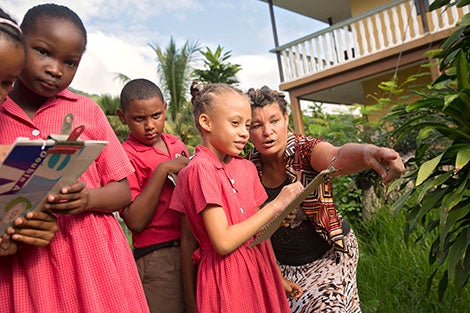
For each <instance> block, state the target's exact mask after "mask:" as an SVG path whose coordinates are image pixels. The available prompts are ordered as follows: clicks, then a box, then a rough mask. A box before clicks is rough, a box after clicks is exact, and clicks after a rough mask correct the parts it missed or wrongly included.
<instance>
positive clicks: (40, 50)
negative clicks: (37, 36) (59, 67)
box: [36, 48, 49, 56]
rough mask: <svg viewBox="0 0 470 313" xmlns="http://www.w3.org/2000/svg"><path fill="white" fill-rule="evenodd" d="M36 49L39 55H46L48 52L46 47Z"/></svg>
mask: <svg viewBox="0 0 470 313" xmlns="http://www.w3.org/2000/svg"><path fill="white" fill-rule="evenodd" d="M36 51H37V52H38V53H39V54H40V55H45V56H47V55H48V54H49V53H48V52H47V50H46V49H44V48H37V49H36Z"/></svg>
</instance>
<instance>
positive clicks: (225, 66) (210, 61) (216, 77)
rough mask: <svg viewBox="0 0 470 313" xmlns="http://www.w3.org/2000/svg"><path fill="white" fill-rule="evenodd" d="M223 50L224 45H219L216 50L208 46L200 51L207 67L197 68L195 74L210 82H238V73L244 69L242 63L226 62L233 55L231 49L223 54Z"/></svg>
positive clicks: (199, 78) (201, 79)
mask: <svg viewBox="0 0 470 313" xmlns="http://www.w3.org/2000/svg"><path fill="white" fill-rule="evenodd" d="M223 50H224V48H223V47H221V46H217V49H216V50H215V51H214V52H212V50H211V49H210V48H209V47H206V51H199V52H200V53H201V54H202V55H203V56H204V58H205V60H204V67H205V69H202V70H201V69H196V70H194V72H193V75H194V76H196V77H197V78H198V80H200V81H204V82H208V83H226V84H238V83H239V80H238V78H237V76H236V75H237V73H238V72H239V71H240V70H241V69H242V68H241V65H240V64H232V63H230V62H226V61H227V60H228V59H229V58H230V57H231V55H230V52H231V51H227V52H225V53H223V54H222V51H223Z"/></svg>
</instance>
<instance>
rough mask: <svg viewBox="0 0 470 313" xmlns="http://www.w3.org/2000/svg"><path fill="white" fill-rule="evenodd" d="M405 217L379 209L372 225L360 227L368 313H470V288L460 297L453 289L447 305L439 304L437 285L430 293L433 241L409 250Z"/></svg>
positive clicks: (361, 278)
mask: <svg viewBox="0 0 470 313" xmlns="http://www.w3.org/2000/svg"><path fill="white" fill-rule="evenodd" d="M404 221H405V219H404V216H402V215H399V216H398V217H395V216H393V215H391V214H390V213H388V212H387V211H386V210H384V209H382V210H380V211H379V212H378V213H377V215H376V216H375V217H374V218H373V219H371V220H370V221H363V222H362V223H361V224H358V225H355V226H354V228H355V232H356V234H357V237H358V240H359V249H360V257H359V264H358V269H357V283H358V289H359V296H360V300H361V307H362V311H363V312H364V313H372V312H380V313H387V312H390V313H392V312H393V313H402V312H403V313H405V312H406V313H408V312H410V313H421V312H422V313H430V312H442V313H444V312H445V313H452V312H459V313H460V312H470V287H469V286H468V285H467V286H466V287H465V289H464V290H463V292H462V294H461V295H460V297H459V296H457V295H456V293H455V290H454V289H453V287H452V284H449V287H448V289H447V291H446V294H445V297H444V300H443V301H442V302H439V301H438V295H437V282H436V281H435V282H434V284H433V285H432V288H431V292H430V293H429V294H426V286H427V280H428V277H429V276H430V275H431V273H432V272H433V268H432V267H431V265H429V263H428V251H429V245H430V244H431V240H430V239H429V238H428V239H425V240H421V241H419V242H417V243H415V242H414V241H415V239H416V235H415V237H412V238H411V240H410V243H409V245H406V243H405V242H404V239H403V238H404V237H403V225H404Z"/></svg>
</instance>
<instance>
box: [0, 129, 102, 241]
mask: <svg viewBox="0 0 470 313" xmlns="http://www.w3.org/2000/svg"><path fill="white" fill-rule="evenodd" d="M80 127H81V128H80ZM82 131H83V126H79V127H77V128H76V129H74V130H73V131H72V133H71V135H66V136H65V135H56V136H50V138H51V139H47V140H30V139H27V138H18V139H17V140H16V141H15V143H14V144H13V145H12V147H11V149H10V151H9V153H8V154H7V156H6V157H5V159H4V160H3V163H2V164H1V165H0V236H3V234H4V233H5V231H6V230H7V229H8V227H9V226H10V225H12V222H13V221H14V220H15V219H16V218H17V217H20V216H24V215H26V213H27V212H30V211H32V210H37V209H39V208H41V207H42V204H43V201H45V199H46V196H47V195H48V194H49V193H56V192H58V191H59V190H60V188H62V187H64V186H66V185H70V184H73V183H75V182H76V181H77V180H78V178H79V177H80V176H81V175H82V174H83V172H85V170H86V169H87V168H88V167H89V166H90V164H91V163H92V162H93V161H94V160H95V159H96V158H97V157H98V155H99V154H100V152H101V151H102V150H103V148H104V147H105V145H106V144H107V142H106V141H95V140H88V141H81V140H77V137H78V135H79V134H80V133H81V132H82ZM74 132H75V135H74ZM77 134H78V135H77Z"/></svg>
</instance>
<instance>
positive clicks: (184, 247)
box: [181, 215, 198, 313]
mask: <svg viewBox="0 0 470 313" xmlns="http://www.w3.org/2000/svg"><path fill="white" fill-rule="evenodd" d="M197 247H198V244H197V241H196V239H195V238H194V236H193V233H192V231H191V228H190V227H189V223H188V219H187V218H186V215H183V216H182V217H181V273H182V276H183V287H184V301H185V302H186V311H187V313H196V278H197V265H195V264H194V263H193V253H194V251H196V249H197Z"/></svg>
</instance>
